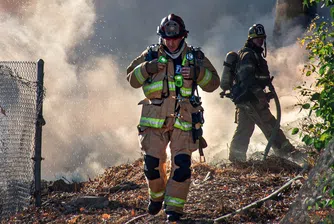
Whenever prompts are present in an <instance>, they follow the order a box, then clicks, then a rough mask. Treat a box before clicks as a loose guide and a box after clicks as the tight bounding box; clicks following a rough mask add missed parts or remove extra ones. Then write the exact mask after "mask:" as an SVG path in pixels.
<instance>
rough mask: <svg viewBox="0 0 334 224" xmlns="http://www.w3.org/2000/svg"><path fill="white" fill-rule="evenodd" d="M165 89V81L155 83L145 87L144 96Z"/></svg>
mask: <svg viewBox="0 0 334 224" xmlns="http://www.w3.org/2000/svg"><path fill="white" fill-rule="evenodd" d="M162 87H163V81H158V82H153V83H151V84H149V85H147V86H144V88H143V89H144V94H145V95H146V96H147V95H149V94H151V93H153V92H156V91H161V90H162Z"/></svg>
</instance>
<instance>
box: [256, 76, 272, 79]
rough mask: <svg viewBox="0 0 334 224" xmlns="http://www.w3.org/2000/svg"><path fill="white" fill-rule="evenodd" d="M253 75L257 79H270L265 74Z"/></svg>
mask: <svg viewBox="0 0 334 224" xmlns="http://www.w3.org/2000/svg"><path fill="white" fill-rule="evenodd" d="M255 77H256V78H257V79H262V80H265V79H270V77H269V76H267V75H255Z"/></svg>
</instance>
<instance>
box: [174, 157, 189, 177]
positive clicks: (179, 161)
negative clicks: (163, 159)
mask: <svg viewBox="0 0 334 224" xmlns="http://www.w3.org/2000/svg"><path fill="white" fill-rule="evenodd" d="M190 159H191V157H190V155H187V154H179V155H177V156H175V157H174V162H175V164H176V165H177V166H179V168H178V169H176V170H175V171H174V175H173V180H175V181H177V182H184V181H185V180H187V179H189V178H190V177H191V170H190V166H191V160H190Z"/></svg>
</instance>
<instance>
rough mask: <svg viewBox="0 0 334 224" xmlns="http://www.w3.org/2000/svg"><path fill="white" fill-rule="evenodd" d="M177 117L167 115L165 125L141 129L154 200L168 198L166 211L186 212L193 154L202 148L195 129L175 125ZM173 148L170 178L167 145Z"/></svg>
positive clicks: (148, 179) (150, 187) (165, 201)
mask: <svg viewBox="0 0 334 224" xmlns="http://www.w3.org/2000/svg"><path fill="white" fill-rule="evenodd" d="M174 121H175V118H167V119H166V122H165V125H164V126H163V127H162V128H149V127H142V128H141V130H140V131H139V140H140V145H141V149H142V151H143V152H144V163H145V165H144V173H145V176H146V180H147V182H148V187H149V198H150V199H151V200H152V201H164V205H165V211H175V212H178V213H181V214H182V213H183V207H184V204H185V202H186V200H187V195H188V192H189V186H190V182H191V180H190V177H191V169H190V167H191V154H192V152H193V151H195V150H196V149H197V148H198V143H193V140H192V133H191V131H182V130H180V129H177V128H173V125H174ZM168 143H170V145H169V147H170V150H171V172H170V175H169V177H168V178H167V174H166V158H167V153H166V149H167V145H168Z"/></svg>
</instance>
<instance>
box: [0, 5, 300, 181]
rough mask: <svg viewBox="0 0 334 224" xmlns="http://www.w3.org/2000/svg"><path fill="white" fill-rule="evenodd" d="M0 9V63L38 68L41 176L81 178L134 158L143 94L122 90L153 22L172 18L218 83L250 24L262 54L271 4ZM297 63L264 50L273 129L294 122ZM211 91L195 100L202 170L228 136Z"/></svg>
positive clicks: (228, 116)
mask: <svg viewBox="0 0 334 224" xmlns="http://www.w3.org/2000/svg"><path fill="white" fill-rule="evenodd" d="M14 2H15V3H14ZM0 11H1V15H0V28H1V29H0V33H1V37H2V38H1V40H0V49H1V52H2V60H19V61H22V60H29V61H37V60H38V59H39V58H42V59H44V61H45V87H46V89H47V92H46V98H45V101H44V118H45V120H46V122H47V124H46V126H44V128H43V149H42V150H43V157H44V158H45V160H43V162H42V168H43V169H42V176H43V178H46V179H54V178H58V177H60V176H69V177H70V178H72V179H73V178H79V179H86V178H87V177H93V176H95V175H96V174H98V173H101V172H103V170H104V169H105V168H106V167H109V166H113V165H118V164H121V163H124V162H127V161H132V160H134V159H137V158H139V157H140V150H139V146H138V141H137V129H136V125H137V124H138V121H139V116H140V107H139V106H137V103H138V102H139V101H140V100H141V99H142V98H143V97H144V96H143V93H142V91H141V90H140V89H132V88H131V87H130V86H129V85H128V83H127V81H126V67H127V65H128V64H129V63H130V61H131V60H133V59H134V58H135V57H137V56H138V55H139V54H140V53H141V52H142V51H143V50H144V49H145V48H146V47H147V46H148V45H150V44H153V43H157V41H158V38H157V36H156V27H157V26H158V25H159V23H160V21H161V19H162V17H164V16H166V15H168V14H169V13H175V14H177V15H180V16H182V18H183V19H184V21H185V24H186V26H187V29H188V30H189V31H190V34H189V38H188V40H187V42H188V43H189V44H191V45H194V46H200V47H202V49H203V51H204V53H205V54H206V56H207V57H208V58H209V59H210V60H211V61H212V63H213V65H214V66H215V67H216V69H217V71H218V72H219V75H220V74H221V71H222V62H223V60H224V58H225V55H226V53H227V52H228V51H231V50H233V51H237V50H239V49H240V48H241V47H242V45H243V44H244V42H245V40H246V38H247V32H248V28H249V27H250V26H251V25H253V24H254V23H262V24H263V25H264V26H265V28H266V31H267V33H268V41H269V43H268V45H269V47H270V46H272V45H271V40H272V35H271V34H272V32H273V26H274V16H275V1H274V0H271V1H268V0H261V1H257V2H256V4H255V3H254V2H253V1H247V0H235V1H228V0H212V1H210V4H208V3H207V2H203V1H182V2H180V1H176V0H172V1H164V2H161V1H159V2H158V1H154V0H146V1H145V4H143V3H141V2H139V1H133V0H112V1H110V0H96V1H93V0H71V1H66V0H59V1H43V0H30V1H28V0H24V1H9V0H7V1H6V0H5V1H1V3H0ZM298 32H299V31H298ZM302 62H303V51H302V49H301V48H299V47H298V46H297V45H296V44H293V45H291V46H288V47H284V48H280V49H277V50H274V49H272V48H269V53H268V63H269V66H270V69H271V72H272V74H273V75H274V76H275V81H274V84H275V86H276V88H277V91H278V94H279V96H281V101H282V107H283V109H284V112H283V114H282V117H283V120H282V124H283V125H284V124H287V123H289V122H292V121H294V120H295V119H296V112H295V110H294V109H293V104H294V103H295V102H296V99H295V97H294V96H292V95H293V94H292V93H293V87H294V86H296V85H299V83H300V82H301V80H302V79H301V76H300V71H299V68H300V66H301V65H302ZM219 92H220V89H219V90H216V91H215V92H213V93H203V92H202V93H201V95H202V99H203V101H204V107H205V119H206V123H205V127H204V132H205V134H204V135H205V138H206V139H207V141H208V143H209V148H208V149H206V155H207V158H208V160H209V162H215V160H214V159H213V158H215V159H216V160H217V158H218V160H221V159H226V158H227V145H228V144H229V142H230V140H231V137H232V135H233V132H234V129H235V124H234V123H233V121H234V105H233V103H232V102H230V101H229V100H227V99H220V98H219ZM271 108H273V113H274V108H275V106H274V105H272V107H271ZM217 124H218V125H217ZM259 136H262V135H260V131H259V130H257V131H256V132H255V134H254V138H252V146H251V147H252V148H254V149H259V148H261V149H263V148H264V145H263V144H265V140H264V138H263V137H262V138H261V137H259ZM195 155H196V156H197V153H195ZM216 162H217V161H216Z"/></svg>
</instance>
